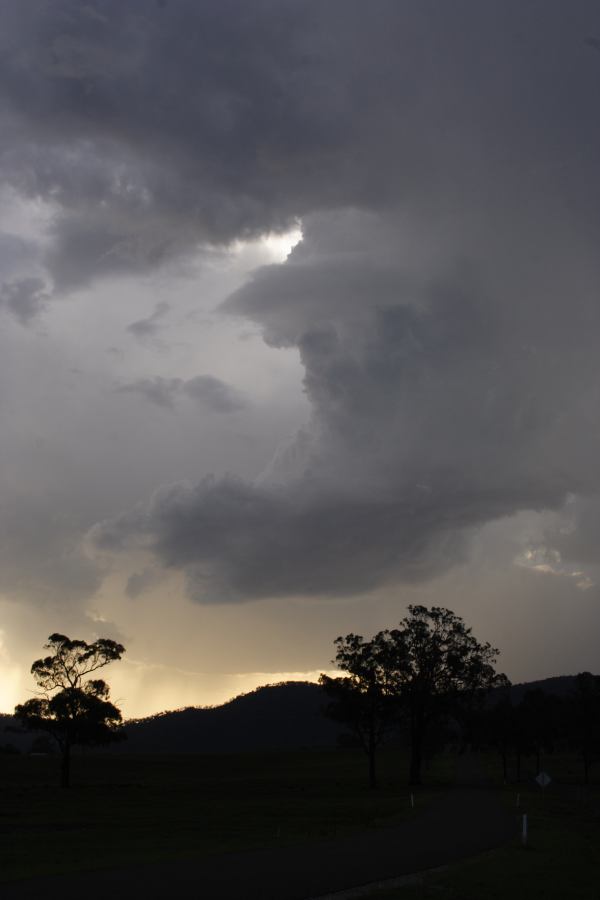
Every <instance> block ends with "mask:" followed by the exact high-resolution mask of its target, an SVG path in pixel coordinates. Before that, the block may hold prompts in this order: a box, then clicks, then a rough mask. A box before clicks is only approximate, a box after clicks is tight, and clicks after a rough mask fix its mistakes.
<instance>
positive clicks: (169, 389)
mask: <svg viewBox="0 0 600 900" xmlns="http://www.w3.org/2000/svg"><path fill="white" fill-rule="evenodd" d="M117 390H118V391H119V393H134V394H141V395H142V396H143V397H145V398H146V399H147V400H150V402H151V403H154V404H156V406H162V407H166V408H169V409H172V408H173V407H174V405H175V401H176V399H177V398H178V397H180V396H186V397H189V398H190V399H192V400H194V401H195V402H196V403H197V404H198V405H199V406H201V407H203V408H204V409H206V410H208V411H210V412H214V413H231V412H237V411H238V410H240V409H244V408H245V407H246V399H245V397H244V395H243V394H242V393H241V392H240V391H238V390H236V389H235V388H233V387H231V386H230V385H228V384H225V382H224V381H221V380H220V379H219V378H215V377H214V376H212V375H196V376H195V377H194V378H190V379H189V380H187V381H184V380H183V379H181V378H162V377H161V376H157V377H156V378H140V379H138V381H133V382H131V383H130V384H124V385H121V386H120V387H119V388H118V389H117Z"/></svg>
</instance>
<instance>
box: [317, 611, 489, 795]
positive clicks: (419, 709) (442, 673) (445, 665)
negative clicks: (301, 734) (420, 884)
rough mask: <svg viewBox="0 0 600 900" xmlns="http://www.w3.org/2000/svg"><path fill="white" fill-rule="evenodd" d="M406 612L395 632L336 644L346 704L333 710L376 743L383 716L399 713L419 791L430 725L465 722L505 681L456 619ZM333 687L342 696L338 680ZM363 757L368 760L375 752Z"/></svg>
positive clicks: (482, 646)
mask: <svg viewBox="0 0 600 900" xmlns="http://www.w3.org/2000/svg"><path fill="white" fill-rule="evenodd" d="M408 612H409V614H408V616H406V617H405V618H404V619H403V620H402V621H401V622H400V627H399V628H395V629H392V630H385V631H380V632H378V633H377V634H376V635H375V636H374V637H373V639H372V640H371V641H368V642H364V641H363V639H362V638H361V637H360V636H357V635H353V634H349V635H347V636H346V637H345V638H338V639H337V640H336V644H337V645H338V653H337V656H336V662H337V664H338V666H340V668H342V669H345V671H346V672H347V673H348V676H347V679H346V681H347V690H346V698H347V703H346V707H345V708H344V706H341V705H338V713H343V712H344V709H345V711H346V719H347V721H349V723H350V724H351V725H353V727H354V728H355V730H357V725H356V722H357V721H364V722H365V723H366V725H367V728H366V733H367V734H368V733H369V731H368V729H369V728H370V729H371V732H372V733H373V734H374V736H375V737H377V736H378V735H379V734H381V733H382V732H381V727H382V726H383V723H384V721H385V719H386V718H387V717H388V716H389V715H390V713H389V712H388V710H389V709H391V708H394V707H395V709H396V713H397V715H400V713H402V714H403V715H404V717H405V718H406V719H407V721H408V726H409V733H410V745H411V751H410V769H409V781H410V783H411V784H420V783H421V765H422V761H423V750H424V747H425V741H426V737H427V734H428V731H430V729H431V726H432V724H433V722H434V721H435V720H438V721H439V720H440V719H442V718H443V717H444V716H448V715H452V714H454V715H455V716H456V717H457V718H461V717H462V718H464V717H465V712H466V710H467V709H468V707H469V705H472V704H474V703H476V702H477V701H479V700H480V699H481V697H482V695H484V694H485V693H487V691H489V690H491V688H493V687H498V686H500V685H504V684H506V683H507V679H506V677H505V676H504V675H498V674H497V673H496V672H495V670H494V663H495V661H496V657H497V656H498V650H496V649H495V648H494V647H492V646H491V645H490V644H487V643H486V644H482V643H480V642H479V641H477V640H476V639H475V638H474V637H473V635H472V633H471V629H470V628H467V626H466V625H465V623H464V622H463V620H462V619H461V618H460V616H457V615H456V614H455V613H453V612H452V611H451V610H449V609H443V608H442V607H438V606H432V607H431V608H429V609H428V608H427V607H425V606H409V607H408ZM334 681H336V682H337V689H338V690H340V691H341V690H343V688H344V684H343V681H344V679H334ZM321 683H322V684H324V686H326V687H327V678H324V677H323V676H322V680H321ZM353 692H354V693H353ZM350 701H353V702H350ZM358 701H360V702H361V703H362V707H360V709H362V711H363V719H362V720H361V719H360V718H359V717H358V715H357V710H358V708H359V707H358ZM384 706H385V710H386V711H385V714H383V715H382V713H381V712H380V710H383V709H384ZM369 711H370V714H371V715H372V716H373V718H372V720H371V721H370V720H369V717H368V716H369ZM362 730H363V732H365V726H362ZM363 745H364V741H363ZM367 752H369V758H370V760H373V759H374V750H373V751H369V750H368V751H367Z"/></svg>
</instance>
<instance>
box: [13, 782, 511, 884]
mask: <svg viewBox="0 0 600 900" xmlns="http://www.w3.org/2000/svg"><path fill="white" fill-rule="evenodd" d="M472 774H473V773H472ZM478 780H480V779H477V777H476V776H475V778H473V777H471V778H469V781H470V782H471V784H472V786H470V787H455V788H451V789H449V790H447V791H444V792H442V793H440V795H439V796H438V797H437V798H436V800H435V801H434V802H432V803H430V804H429V805H428V806H427V808H425V809H424V810H423V811H422V812H417V813H416V814H415V816H414V818H411V819H410V820H408V821H406V822H405V823H402V824H401V825H398V826H395V827H392V828H381V829H377V830H376V831H373V830H371V831H369V832H365V833H364V834H356V835H352V836H349V837H345V838H333V839H330V840H324V841H318V842H311V843H310V844H302V843H299V844H297V845H292V846H287V847H283V848H276V849H273V848H271V849H264V850H253V851H246V852H240V853H227V854H215V855H212V856H208V857H203V858H201V859H199V860H198V861H197V862H189V861H186V862H171V863H160V864H157V865H144V866H137V867H131V868H120V869H109V870H98V871H93V872H87V873H84V872H78V873H74V874H70V875H62V876H50V877H48V876H47V877H44V878H36V879H31V880H28V881H21V882H18V883H17V882H15V883H13V884H10V883H5V884H3V885H2V887H1V897H2V900H13V898H14V900H17V898H18V900H26V898H29V900H33V898H36V900H37V898H41V897H43V898H45V900H50V898H54V897H56V898H59V897H60V898H64V897H66V896H72V897H77V896H81V897H85V898H86V900H96V898H97V900H101V898H102V900H106V898H107V897H113V898H121V897H123V898H125V897H127V898H129V897H142V898H144V900H154V898H156V900H158V898H160V900H164V898H165V897H169V896H171V897H177V898H179V897H185V898H190V900H306V898H312V897H318V896H320V895H323V894H329V893H333V892H336V891H342V890H344V889H347V888H350V887H355V886H357V885H362V884H368V883H372V882H377V881H381V880H384V879H387V878H394V877H396V876H399V875H403V874H407V873H411V872H416V871H420V870H423V869H429V868H434V867H437V866H440V865H443V864H446V863H449V862H452V861H454V860H458V859H461V858H464V857H467V856H472V855H474V854H477V853H480V852H482V851H484V850H487V849H490V848H492V847H495V846H498V845H499V844H502V843H504V842H506V841H509V840H510V839H511V838H512V837H514V836H515V834H516V830H517V821H516V817H515V815H514V813H507V812H506V810H505V809H503V808H502V806H501V805H500V802H499V798H498V793H497V792H494V791H491V790H489V789H487V788H486V787H485V785H484V784H483V783H481V782H480V784H476V783H475V784H473V781H475V782H477V781H478ZM460 781H463V783H464V778H461V779H460Z"/></svg>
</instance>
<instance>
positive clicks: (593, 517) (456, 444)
mask: <svg viewBox="0 0 600 900" xmlns="http://www.w3.org/2000/svg"><path fill="white" fill-rule="evenodd" d="M0 22H1V25H2V27H1V28H0V135H1V139H0V711H7V712H8V711H11V709H12V707H13V706H14V704H15V703H17V702H22V701H23V700H24V699H26V698H27V697H28V696H31V692H32V691H33V689H34V687H35V685H34V683H33V681H32V678H31V676H30V674H29V668H30V665H31V662H32V661H33V660H34V659H36V658H37V657H39V656H41V655H42V653H43V651H42V646H43V644H44V642H45V640H46V639H47V637H48V635H49V634H51V633H53V632H56V631H58V632H61V633H64V634H67V635H69V636H70V637H79V638H83V639H85V640H94V639H95V638H97V637H110V638H113V639H115V640H119V641H121V642H122V643H123V644H124V645H125V646H126V650H127V652H126V654H125V656H124V658H123V660H122V661H121V662H119V663H117V664H115V665H114V666H112V667H111V669H110V670H107V671H106V677H107V680H108V681H109V683H110V684H111V687H112V696H113V698H114V699H115V700H116V701H117V702H118V703H119V705H120V706H121V708H122V710H123V713H124V714H125V715H126V716H143V715H148V714H151V713H154V712H157V711H159V710H163V709H171V708H178V707H182V706H187V705H208V704H217V703H221V702H223V701H225V700H226V699H227V698H229V697H231V696H234V695H236V694H239V693H241V692H243V691H247V690H251V689H253V688H254V687H256V686H257V685H260V684H265V683H269V682H278V681H283V680H289V679H305V678H307V679H313V680H314V679H316V678H317V677H318V674H319V672H322V671H330V670H331V669H332V668H333V664H332V657H333V655H334V645H333V641H334V639H335V638H336V637H337V636H338V635H340V634H347V633H349V632H355V633H360V634H363V635H364V636H366V637H370V636H371V635H372V634H374V633H375V632H376V631H378V630H380V629H383V628H386V627H395V626H396V625H397V624H398V622H399V621H400V619H402V617H403V616H404V615H406V612H407V607H408V605H409V604H415V603H416V604H424V605H426V606H431V605H437V606H444V607H448V608H450V609H452V610H454V611H455V612H456V613H457V614H458V615H460V616H462V617H463V618H464V619H465V621H466V622H467V624H468V625H469V626H471V627H472V628H473V631H474V634H475V636H476V637H477V638H479V639H480V640H484V641H490V642H491V643H492V644H493V646H495V647H497V648H498V649H499V651H500V656H499V668H500V670H502V671H504V672H506V674H507V675H508V676H509V677H510V678H511V679H512V680H514V681H523V680H531V679H537V678H544V677H549V676H552V675H560V674H567V673H574V672H578V671H582V670H585V669H587V670H591V671H595V672H598V671H600V641H599V640H598V635H599V634H600V494H599V492H600V462H599V461H600V415H599V412H600V354H599V353H598V347H599V338H600V295H599V289H600V254H599V253H598V246H599V240H600V177H599V176H600V115H599V114H598V92H599V88H600V8H599V6H598V4H597V2H595V0H570V2H569V3H566V2H564V0H485V2H481V0H453V2H452V3H448V2H447V0H373V2H372V3H369V4H365V3H364V2H362V0H328V2H327V3H323V2H317V0H252V2H248V0H202V2H198V0H127V2H126V3H124V2H123V0H3V3H2V5H1V9H0Z"/></svg>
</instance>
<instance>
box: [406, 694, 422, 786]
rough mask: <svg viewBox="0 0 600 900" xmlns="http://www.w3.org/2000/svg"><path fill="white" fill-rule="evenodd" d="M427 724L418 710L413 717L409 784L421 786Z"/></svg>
mask: <svg viewBox="0 0 600 900" xmlns="http://www.w3.org/2000/svg"><path fill="white" fill-rule="evenodd" d="M424 736H425V722H424V717H423V712H422V711H421V710H416V712H414V713H413V715H412V717H411V741H410V768H409V774H408V782H409V784H421V764H422V762H423V739H424Z"/></svg>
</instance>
